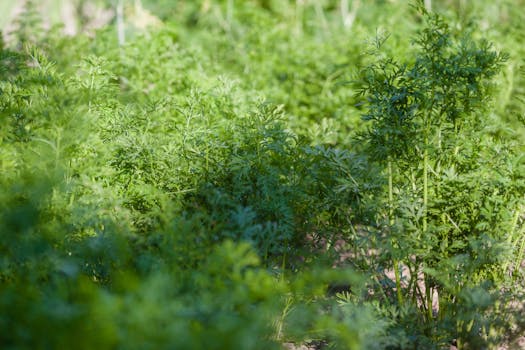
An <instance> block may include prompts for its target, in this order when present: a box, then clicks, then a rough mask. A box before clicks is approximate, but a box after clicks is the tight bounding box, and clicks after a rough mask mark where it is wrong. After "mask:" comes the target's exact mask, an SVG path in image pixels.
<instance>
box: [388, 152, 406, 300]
mask: <svg viewBox="0 0 525 350" xmlns="http://www.w3.org/2000/svg"><path fill="white" fill-rule="evenodd" d="M387 171H388V219H389V225H390V228H392V227H393V226H394V185H393V182H394V181H393V177H394V174H393V170H392V160H390V159H389V160H388V170H387ZM393 263H394V276H395V279H396V292H397V301H398V303H399V305H403V293H402V291H401V274H400V273H399V266H400V262H399V260H398V259H397V258H394V259H393Z"/></svg>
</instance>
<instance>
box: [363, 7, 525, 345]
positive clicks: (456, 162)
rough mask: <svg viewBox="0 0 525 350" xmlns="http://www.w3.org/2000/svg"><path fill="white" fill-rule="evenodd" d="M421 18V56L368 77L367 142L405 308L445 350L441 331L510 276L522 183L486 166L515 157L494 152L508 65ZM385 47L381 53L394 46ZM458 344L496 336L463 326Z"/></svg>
mask: <svg viewBox="0 0 525 350" xmlns="http://www.w3.org/2000/svg"><path fill="white" fill-rule="evenodd" d="M417 9H418V10H419V11H420V13H421V14H422V16H423V19H424V20H425V22H426V26H425V27H424V28H423V29H422V30H421V33H420V34H419V35H418V36H417V37H416V39H415V40H414V43H415V45H416V47H415V50H414V53H413V54H412V55H411V56H408V57H407V58H406V59H405V60H406V61H404V62H403V61H398V60H395V59H394V58H390V57H387V58H384V59H381V60H379V61H378V62H377V63H374V64H372V65H370V66H368V67H367V68H366V69H365V70H364V71H363V74H362V77H363V78H362V86H361V93H362V94H363V95H365V96H366V97H367V106H368V110H367V113H366V114H365V116H364V119H365V120H368V121H370V127H369V129H368V130H367V131H366V132H365V133H364V134H363V135H362V139H363V140H365V141H366V142H367V143H368V152H369V153H370V155H371V157H372V159H376V160H378V161H380V162H383V164H384V166H385V168H386V177H387V182H388V185H387V194H386V195H385V200H384V201H385V208H386V209H385V210H384V211H383V212H380V213H378V214H381V213H382V214H383V216H382V217H379V218H380V219H382V221H379V222H378V224H379V225H380V226H378V235H379V236H378V240H379V242H383V243H380V244H382V247H383V248H382V249H384V250H385V252H386V253H387V254H388V256H389V259H390V263H389V264H388V266H389V268H391V269H393V270H394V276H395V290H396V293H397V304H398V305H399V307H404V304H405V303H407V302H409V303H411V304H413V305H414V306H417V308H418V309H419V310H420V317H421V319H422V320H424V321H425V324H426V326H425V328H426V330H425V331H424V333H426V334H427V335H428V336H430V337H434V340H436V341H439V337H440V334H439V331H436V328H435V327H436V326H438V327H440V326H441V325H440V322H441V321H442V320H444V319H447V318H449V317H452V318H455V317H457V316H458V314H457V309H458V308H461V307H462V306H461V305H462V304H463V303H465V302H467V303H470V302H473V300H465V299H464V296H462V293H463V292H464V291H465V290H467V289H469V288H474V290H478V289H475V288H481V289H479V292H480V293H487V294H486V295H487V297H488V296H489V290H497V288H498V287H497V286H498V285H499V283H500V282H501V278H502V276H503V275H505V274H507V273H508V271H507V270H505V269H504V268H505V266H507V265H505V264H502V263H503V262H504V261H507V260H508V259H512V258H510V256H509V255H508V254H509V251H508V249H509V247H508V246H507V245H506V240H507V239H511V238H510V237H512V236H513V231H514V229H515V227H516V221H515V220H514V219H512V213H515V212H516V211H519V209H518V208H519V207H520V205H521V204H519V203H521V202H522V200H523V197H522V196H521V194H520V193H523V189H521V188H520V186H521V185H518V188H515V187H513V186H511V187H505V186H503V187H502V184H503V182H506V180H505V179H509V177H514V176H520V175H519V173H518V172H516V170H517V169H508V168H507V169H508V170H502V169H501V167H500V166H499V165H496V164H493V165H492V166H491V165H488V164H489V163H492V162H493V157H494V152H497V153H498V157H499V158H500V159H501V160H500V161H501V162H502V163H507V164H508V163H509V162H510V163H512V162H513V157H514V159H515V157H516V154H514V153H513V152H512V151H511V150H509V149H507V148H506V147H505V146H501V145H499V144H497V141H496V143H487V142H485V141H484V139H485V138H486V137H490V136H486V135H485V132H486V131H485V129H486V128H487V127H488V125H489V123H488V122H487V121H486V116H485V115H484V113H487V104H488V101H489V99H490V96H491V87H492V85H493V83H492V81H493V80H494V79H495V77H496V75H497V74H498V72H499V70H500V67H501V66H502V65H503V64H504V62H505V61H506V60H507V56H505V55H504V54H501V53H498V52H496V51H495V50H494V49H493V47H492V46H491V45H490V44H488V43H487V42H485V41H483V40H476V39H475V38H473V36H472V34H471V32H472V29H471V28H470V27H466V28H461V30H455V29H454V28H452V27H451V26H450V25H449V24H448V23H447V22H446V21H445V20H444V18H442V17H440V16H439V15H436V14H433V13H430V12H428V11H427V10H426V9H425V8H424V7H423V6H422V5H421V4H419V6H418V7H417ZM376 43H377V44H378V45H377V48H378V49H379V48H380V46H381V44H383V43H384V41H383V40H382V39H381V38H378V39H377V41H376ZM493 142H494V141H493ZM500 161H498V163H499V162H500ZM503 203H506V204H503ZM511 203H512V204H511ZM509 204H510V205H511V208H508V207H505V205H509ZM502 205H503V206H502ZM512 207H514V208H512ZM502 267H503V269H502ZM403 271H406V273H405V276H402V273H403ZM484 283H489V284H490V283H491V284H492V286H493V287H487V285H486V284H484ZM483 286H485V287H483ZM485 288H488V289H485ZM494 288H496V289H494ZM436 299H437V300H436ZM436 301H437V302H436ZM479 306H480V307H482V305H479ZM468 307H472V306H468ZM472 321H473V320H472ZM454 327H455V328H456V329H454ZM450 332H451V335H450V337H451V338H457V343H458V347H462V346H463V345H465V344H468V345H469V346H480V345H479V344H478V343H477V344H478V345H473V344H472V341H474V340H473V338H472V337H475V338H476V336H474V333H476V332H485V334H486V336H488V335H489V334H490V333H492V329H490V326H487V325H483V326H479V325H478V326H476V324H475V323H472V322H468V321H466V320H456V324H455V325H454V326H452V329H450ZM476 339H477V338H476ZM476 341H479V340H476ZM486 341H487V342H490V341H491V339H490V337H488V338H487V340H486ZM465 346H466V345H465Z"/></svg>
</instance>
